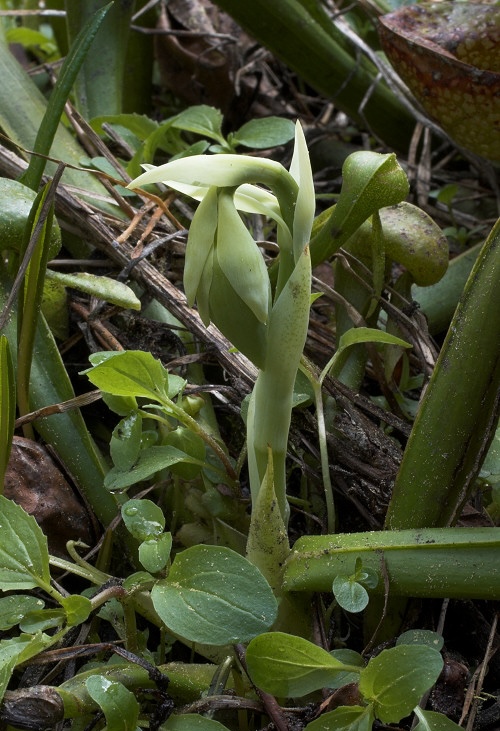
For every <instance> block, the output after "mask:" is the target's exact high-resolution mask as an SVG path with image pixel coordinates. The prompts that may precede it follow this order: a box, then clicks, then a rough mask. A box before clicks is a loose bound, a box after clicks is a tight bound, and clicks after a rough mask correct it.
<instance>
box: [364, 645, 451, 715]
mask: <svg viewBox="0 0 500 731" xmlns="http://www.w3.org/2000/svg"><path fill="white" fill-rule="evenodd" d="M442 668H443V658H442V657H441V655H440V654H439V652H438V651H437V650H434V649H433V648H431V647H426V646H425V645H400V646H399V647H392V648H391V649H389V650H383V651H382V652H381V653H380V655H377V657H374V658H372V659H371V660H370V662H369V663H368V665H367V666H366V668H364V669H363V670H362V671H361V676H360V682H359V689H360V691H361V693H362V694H363V696H364V698H366V700H367V701H369V702H372V703H373V707H374V711H375V716H376V717H377V718H379V719H380V720H381V721H383V722H384V723H397V722H398V721H400V720H401V719H402V718H404V717H405V716H407V715H408V714H409V713H411V711H412V709H413V708H415V706H416V705H417V703H418V701H419V700H420V698H421V697H422V695H423V694H424V693H425V692H426V691H427V690H429V688H430V687H431V686H432V685H433V684H434V683H435V682H436V680H437V678H438V676H439V674H440V672H441V670H442Z"/></svg>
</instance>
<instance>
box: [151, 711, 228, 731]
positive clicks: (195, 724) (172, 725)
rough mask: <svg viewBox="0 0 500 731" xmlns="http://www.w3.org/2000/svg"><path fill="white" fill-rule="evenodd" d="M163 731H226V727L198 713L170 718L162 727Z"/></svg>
mask: <svg viewBox="0 0 500 731" xmlns="http://www.w3.org/2000/svg"><path fill="white" fill-rule="evenodd" d="M162 729H163V731H227V726H223V725H222V723H219V722H218V721H214V720H213V719H212V718H205V716H200V715H199V714H198V713H183V714H181V715H178V716H170V718H169V719H168V721H167V722H166V723H164V724H163V725H162Z"/></svg>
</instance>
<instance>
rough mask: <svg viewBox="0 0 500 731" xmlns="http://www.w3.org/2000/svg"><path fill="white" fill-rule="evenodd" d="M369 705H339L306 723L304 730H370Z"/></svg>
mask: <svg viewBox="0 0 500 731" xmlns="http://www.w3.org/2000/svg"><path fill="white" fill-rule="evenodd" d="M373 721H374V716H373V708H372V707H371V706H340V707H339V708H336V709H335V710H334V711H331V712H330V713H325V714H323V715H322V716H320V717H319V718H317V719H315V720H314V721H311V723H308V724H307V726H306V728H305V731H371V729H372V727H373Z"/></svg>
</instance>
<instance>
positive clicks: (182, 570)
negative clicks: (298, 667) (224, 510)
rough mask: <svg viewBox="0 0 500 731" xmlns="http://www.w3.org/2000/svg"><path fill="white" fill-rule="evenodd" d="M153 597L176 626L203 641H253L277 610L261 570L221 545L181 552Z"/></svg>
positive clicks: (176, 629)
mask: <svg viewBox="0 0 500 731" xmlns="http://www.w3.org/2000/svg"><path fill="white" fill-rule="evenodd" d="M151 598H152V600H153V604H154V607H155V609H156V611H157V612H158V614H159V615H160V617H161V619H162V621H163V622H164V623H165V625H166V626H167V627H168V628H169V629H170V630H172V632H175V633H176V634H178V635H180V636H181V637H184V638H185V639H187V640H189V641H190V642H200V643H202V644H211V645H227V644H233V643H235V642H247V641H248V640H250V639H251V638H252V637H255V636H256V635H258V634H259V633H261V632H265V631H266V630H267V629H269V627H270V626H271V625H272V624H273V622H274V621H275V619H276V613H277V603H276V599H275V597H274V595H273V593H272V591H271V588H270V586H269V584H268V583H267V581H266V580H265V579H264V577H263V576H262V574H261V573H260V571H259V570H258V569H257V568H256V567H255V566H252V564H251V563H250V562H249V561H247V560H246V559H245V558H243V557H242V556H240V555H239V554H237V553H235V552H234V551H232V550H230V549H229V548H223V547H219V546H201V545H200V546H193V547H192V548H188V549H187V550H185V551H183V552H182V553H181V554H179V555H178V556H177V557H176V559H175V561H174V562H173V564H172V567H171V569H170V572H169V575H168V577H167V579H165V580H163V581H159V582H158V583H157V584H156V585H155V586H154V587H153V590H152V592H151Z"/></svg>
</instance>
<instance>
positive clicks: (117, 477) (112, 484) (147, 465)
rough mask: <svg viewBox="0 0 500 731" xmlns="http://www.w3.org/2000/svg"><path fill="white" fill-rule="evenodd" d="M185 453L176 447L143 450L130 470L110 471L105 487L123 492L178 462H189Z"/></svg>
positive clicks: (114, 468)
mask: <svg viewBox="0 0 500 731" xmlns="http://www.w3.org/2000/svg"><path fill="white" fill-rule="evenodd" d="M189 459H190V458H189V457H188V455H187V454H185V453H184V452H180V451H179V450H178V449H175V447H168V446H166V447H161V446H160V447H149V449H143V450H142V451H141V452H140V454H139V459H138V460H137V462H136V464H135V465H134V466H133V467H132V469H130V470H125V471H123V470H119V469H117V468H116V467H113V468H112V469H110V471H109V472H108V473H107V475H106V477H105V478H104V486H105V487H106V488H107V489H108V490H123V489H125V488H126V487H130V485H135V483H136V482H142V481H143V480H147V479H148V478H149V477H151V476H152V475H154V474H155V473H156V472H159V471H160V470H164V469H167V468H168V467H170V466H171V465H173V464H177V463H178V462H183V461H186V462H188V461H189Z"/></svg>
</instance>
